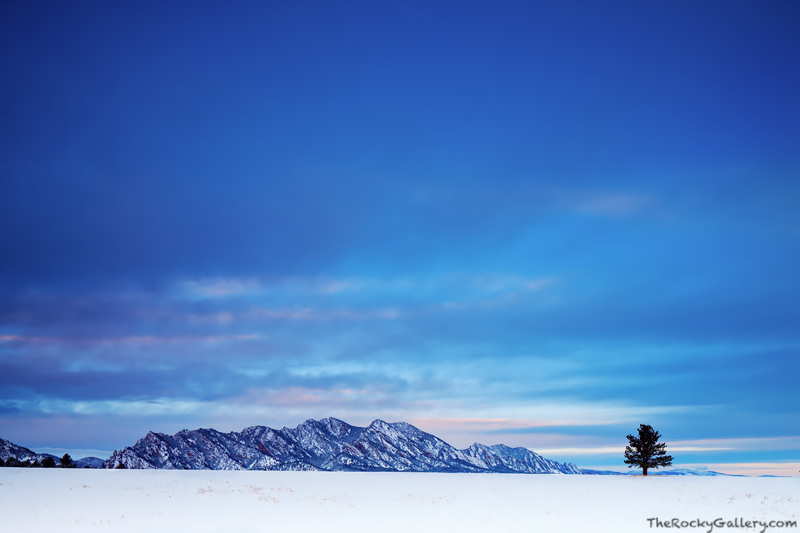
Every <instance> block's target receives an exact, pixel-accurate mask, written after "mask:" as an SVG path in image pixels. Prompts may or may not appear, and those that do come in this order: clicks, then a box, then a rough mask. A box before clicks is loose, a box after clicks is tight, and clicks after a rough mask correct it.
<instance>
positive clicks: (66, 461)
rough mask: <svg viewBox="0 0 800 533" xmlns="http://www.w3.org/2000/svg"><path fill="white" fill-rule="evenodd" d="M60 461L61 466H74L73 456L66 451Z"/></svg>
mask: <svg viewBox="0 0 800 533" xmlns="http://www.w3.org/2000/svg"><path fill="white" fill-rule="evenodd" d="M59 462H60V463H61V468H72V457H70V456H69V454H68V453H65V454H64V457H62V458H61V459H60V460H59Z"/></svg>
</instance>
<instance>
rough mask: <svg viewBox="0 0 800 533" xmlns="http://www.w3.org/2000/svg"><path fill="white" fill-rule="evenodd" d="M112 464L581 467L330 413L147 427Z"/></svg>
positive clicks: (570, 470)
mask: <svg viewBox="0 0 800 533" xmlns="http://www.w3.org/2000/svg"><path fill="white" fill-rule="evenodd" d="M120 465H123V466H125V467H126V468H163V469H192V470H195V469H210V470H334V471H390V472H405V471H408V472H503V473H525V474H580V473H582V472H581V469H580V468H578V467H577V466H575V465H574V464H571V463H558V462H555V461H551V460H549V459H545V458H544V457H541V456H540V455H538V454H536V453H534V452H532V451H530V450H528V449H526V448H509V447H508V446H503V445H495V446H484V445H483V444H477V443H476V444H474V445H472V446H470V447H469V448H467V449H466V450H458V449H456V448H454V447H453V446H451V445H449V444H447V443H446V442H444V441H443V440H441V439H439V438H438V437H435V436H434V435H431V434H429V433H425V432H424V431H421V430H419V429H418V428H416V427H414V426H412V425H411V424H407V423H405V422H396V423H392V424H389V423H387V422H384V421H383V420H375V421H374V422H372V423H371V424H370V425H369V426H367V427H365V428H364V427H356V426H351V425H349V424H347V423H345V422H342V421H341V420H337V419H335V418H323V419H322V420H319V421H317V420H307V421H305V422H303V423H302V424H300V425H299V426H297V427H296V428H293V429H291V428H283V429H281V430H274V429H272V428H268V427H265V426H253V427H249V428H246V429H244V430H243V431H241V432H230V433H221V432H219V431H216V430H214V429H197V430H194V431H188V430H183V431H179V432H178V433H176V434H175V435H165V434H163V433H153V432H152V431H151V432H150V433H148V434H147V435H146V436H145V437H144V438H143V439H140V440H139V441H138V442H136V444H134V445H133V446H129V447H127V448H124V449H122V450H119V451H114V453H113V455H112V456H111V457H110V458H109V459H108V460H107V461H106V462H105V463H104V465H103V466H104V467H105V468H116V467H118V466H120Z"/></svg>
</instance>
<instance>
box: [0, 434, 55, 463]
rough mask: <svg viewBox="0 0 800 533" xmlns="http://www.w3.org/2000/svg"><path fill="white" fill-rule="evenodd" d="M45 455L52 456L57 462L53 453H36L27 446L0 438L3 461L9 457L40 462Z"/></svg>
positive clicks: (20, 460) (0, 457)
mask: <svg viewBox="0 0 800 533" xmlns="http://www.w3.org/2000/svg"><path fill="white" fill-rule="evenodd" d="M47 457H52V458H53V459H54V460H55V461H56V464H58V457H56V456H54V455H50V454H49V453H36V452H34V451H32V450H29V449H28V448H24V447H22V446H18V445H16V444H14V443H13V442H11V441H9V440H5V439H0V459H2V460H3V461H4V462H5V461H8V460H9V459H15V460H17V461H19V462H21V463H24V462H25V461H30V462H31V463H41V462H42V461H44V460H45V459H46V458H47Z"/></svg>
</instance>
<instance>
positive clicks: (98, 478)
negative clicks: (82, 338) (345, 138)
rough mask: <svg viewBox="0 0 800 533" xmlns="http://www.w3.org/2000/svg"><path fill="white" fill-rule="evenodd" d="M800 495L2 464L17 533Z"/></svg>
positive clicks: (563, 481)
mask: <svg viewBox="0 0 800 533" xmlns="http://www.w3.org/2000/svg"><path fill="white" fill-rule="evenodd" d="M798 502H800V478H750V477H696V476H694V477H641V476H636V477H634V476H584V475H575V476H519V475H507V474H492V475H485V474H439V473H381V472H378V473H362V472H258V471H238V472H237V471H209V470H201V471H177V470H152V469H151V470H102V469H87V470H82V469H33V468H1V469H0V513H2V517H3V519H2V531H4V532H9V533H29V532H31V533H32V532H41V531H77V532H80V531H89V530H91V531H94V530H97V529H99V530H102V531H110V532H126V531H130V532H137V531H147V532H154V533H157V532H169V533H177V532H182V531H191V532H219V531H250V532H262V531H263V532H268V531H269V532H274V531H292V532H301V533H302V532H316V533H318V532H320V531H325V532H330V533H335V532H340V531H341V532H348V533H352V532H357V531H380V532H381V533H384V532H390V533H391V532H401V531H402V532H408V531H419V532H426V531H458V532H487V531H492V532H494V531H498V532H530V531H592V532H607V531H608V532H614V533H626V532H644V531H656V530H659V528H654V527H651V526H650V522H648V519H651V518H653V519H655V518H658V519H659V520H662V521H668V520H670V521H671V520H672V519H673V518H674V519H678V520H686V521H691V520H697V519H700V520H708V521H713V520H716V519H720V518H721V519H724V520H725V521H731V522H733V521H735V520H739V521H740V522H742V521H747V520H751V521H756V520H758V521H764V522H769V521H777V520H797V519H798V518H797V513H798ZM661 530H663V528H662V529H661ZM682 530H688V531H703V532H705V531H709V527H703V528H696V529H691V528H685V529H682ZM718 530H719V531H763V530H764V529H763V528H762V527H760V526H759V527H751V528H750V529H745V528H740V529H734V528H730V527H725V528H723V529H717V528H715V529H714V531H718ZM796 530H797V528H796V527H794V528H791V527H790V528H787V529H777V528H774V529H773V528H768V529H766V531H769V532H779V531H796Z"/></svg>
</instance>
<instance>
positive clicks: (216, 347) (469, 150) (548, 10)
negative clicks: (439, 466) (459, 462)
mask: <svg viewBox="0 0 800 533" xmlns="http://www.w3.org/2000/svg"><path fill="white" fill-rule="evenodd" d="M7 4H9V3H7ZM112 4H113V5H112ZM112 4H109V3H107V2H71V3H69V4H63V3H50V2H26V3H24V4H19V5H3V6H2V8H0V10H1V11H0V46H2V50H3V54H2V56H1V57H0V146H1V147H2V149H0V228H2V231H0V250H1V252H0V254H2V255H0V257H1V258H2V259H1V260H0V436H2V437H3V438H6V439H10V440H12V441H14V442H16V443H18V444H21V445H24V446H28V447H30V448H33V449H37V450H45V449H65V450H72V451H73V452H74V453H77V454H78V456H79V455H81V453H82V451H83V450H94V452H97V453H100V452H104V453H107V452H109V451H110V450H113V449H115V448H121V447H124V446H126V445H130V444H132V443H133V442H135V441H136V439H138V438H140V437H142V436H143V435H144V434H145V433H146V432H147V431H148V430H155V431H161V432H166V433H174V432H176V431H178V430H180V429H182V428H196V427H215V428H217V429H220V430H226V431H230V430H240V429H242V428H244V427H246V426H250V425H256V424H263V425H269V426H272V427H282V426H283V425H288V426H295V425H297V424H299V423H301V422H302V421H304V420H305V419H307V418H321V417H325V416H334V417H337V418H341V419H343V420H346V421H348V422H350V423H352V424H362V425H363V424H367V423H369V422H370V421H371V420H373V419H375V418H382V419H385V420H388V421H397V420H405V421H409V422H412V423H414V424H416V425H418V426H419V427H420V428H422V429H424V430H426V431H429V432H431V433H434V434H436V435H438V436H440V437H442V438H444V439H445V440H447V441H448V442H450V443H451V444H454V445H456V446H459V447H466V446H468V445H470V444H472V443H473V442H475V441H478V442H482V443H485V444H495V443H505V444H509V445H515V446H526V447H529V448H531V449H533V450H535V451H539V452H540V453H543V454H544V455H545V456H547V457H549V458H553V459H557V460H568V461H572V462H575V463H577V464H580V465H582V466H597V467H604V468H606V467H608V468H610V467H614V468H618V467H624V465H622V447H624V444H625V442H626V441H625V435H627V434H628V433H631V432H634V431H635V429H636V428H637V427H638V425H639V424H641V423H646V424H650V425H652V426H654V427H655V428H656V429H657V430H659V431H660V432H661V433H662V435H663V437H664V440H665V441H666V442H667V443H668V449H669V450H671V451H672V454H673V455H674V456H675V457H676V465H677V466H690V467H708V468H712V469H716V470H721V471H728V472H739V473H755V474H762V473H783V474H787V475H792V474H796V473H797V471H798V470H800V430H799V429H798V428H799V427H800V424H798V423H800V408H798V406H799V405H800V392H798V390H800V389H799V388H798V387H797V376H798V374H799V373H800V372H799V371H800V363H798V356H799V355H800V330H798V323H800V282H799V281H798V276H797V272H800V209H798V205H800V179H799V178H800V99H798V98H797V95H798V94H800V71H798V69H797V68H796V66H797V65H798V64H800V36H799V35H798V33H797V31H796V28H797V24H798V23H799V22H800V7H798V5H797V4H796V3H795V2H788V1H787V2H770V3H763V2H730V1H726V2H705V3H702V5H698V4H697V3H695V2H677V3H675V2H673V3H669V5H666V4H665V5H643V4H641V3H637V2H606V3H602V4H599V3H596V2H571V3H567V4H564V5H558V6H555V5H549V4H547V5H545V3H530V2H492V3H489V2H463V3H440V2H421V3H415V2H379V3H376V2H343V3H332V2H289V3H286V2H273V3H270V2H236V3H234V5H229V4H227V3H226V4H223V3H221V2H192V3H190V4H189V3H181V2H172V3H162V2H155V3H149V2H135V3H134V2H130V3H127V2H115V3H112ZM164 4H166V5H164ZM94 452H93V453H94Z"/></svg>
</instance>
